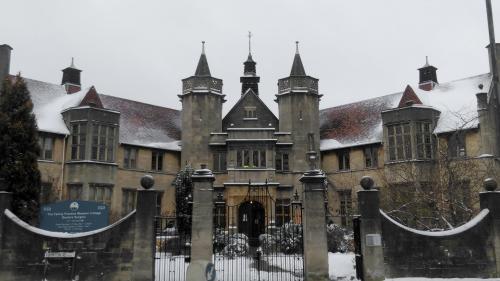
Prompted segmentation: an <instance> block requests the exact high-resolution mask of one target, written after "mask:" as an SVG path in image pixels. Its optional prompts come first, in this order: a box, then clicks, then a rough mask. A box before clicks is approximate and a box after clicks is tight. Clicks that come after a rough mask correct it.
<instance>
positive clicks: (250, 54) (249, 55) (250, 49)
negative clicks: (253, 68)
mask: <svg viewBox="0 0 500 281" xmlns="http://www.w3.org/2000/svg"><path fill="white" fill-rule="evenodd" d="M251 56H252V32H251V31H249V32H248V57H251Z"/></svg>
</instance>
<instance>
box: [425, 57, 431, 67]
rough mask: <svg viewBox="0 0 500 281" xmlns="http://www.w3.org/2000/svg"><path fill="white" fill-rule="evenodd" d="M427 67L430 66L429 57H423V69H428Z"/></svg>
mask: <svg viewBox="0 0 500 281" xmlns="http://www.w3.org/2000/svg"><path fill="white" fill-rule="evenodd" d="M428 66H430V64H429V57H428V56H425V65H424V67H428Z"/></svg>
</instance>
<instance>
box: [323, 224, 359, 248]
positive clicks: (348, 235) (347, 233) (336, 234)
mask: <svg viewBox="0 0 500 281" xmlns="http://www.w3.org/2000/svg"><path fill="white" fill-rule="evenodd" d="M326 240H327V244H328V252H331V253H337V252H339V253H347V252H353V251H354V238H353V234H352V231H351V230H347V229H345V228H343V227H341V226H339V225H336V224H333V223H329V224H327V225H326Z"/></svg>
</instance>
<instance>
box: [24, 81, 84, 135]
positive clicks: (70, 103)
mask: <svg viewBox="0 0 500 281" xmlns="http://www.w3.org/2000/svg"><path fill="white" fill-rule="evenodd" d="M23 79H24V81H25V82H26V86H27V87H28V90H29V91H30V94H31V100H32V101H33V112H34V113H35V117H36V123H37V126H38V130H39V131H42V132H48V133H55V134H63V135H68V134H69V130H68V128H67V127H66V124H65V123H64V120H63V118H62V115H61V112H62V111H63V110H65V109H67V108H70V107H75V106H78V104H79V103H80V102H81V100H82V99H83V97H84V96H85V93H86V91H80V92H78V93H74V94H71V95H68V94H66V90H65V89H64V87H63V86H61V85H56V84H51V83H46V82H41V81H37V80H33V79H28V78H23Z"/></svg>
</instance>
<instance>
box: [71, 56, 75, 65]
mask: <svg viewBox="0 0 500 281" xmlns="http://www.w3.org/2000/svg"><path fill="white" fill-rule="evenodd" d="M70 67H72V68H75V58H74V57H71V65H70Z"/></svg>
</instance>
